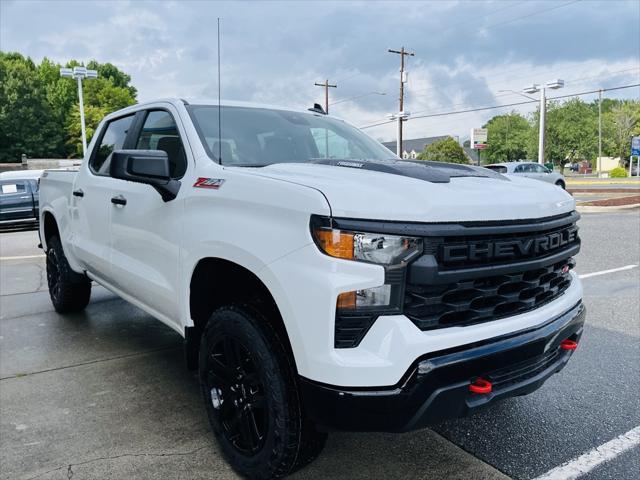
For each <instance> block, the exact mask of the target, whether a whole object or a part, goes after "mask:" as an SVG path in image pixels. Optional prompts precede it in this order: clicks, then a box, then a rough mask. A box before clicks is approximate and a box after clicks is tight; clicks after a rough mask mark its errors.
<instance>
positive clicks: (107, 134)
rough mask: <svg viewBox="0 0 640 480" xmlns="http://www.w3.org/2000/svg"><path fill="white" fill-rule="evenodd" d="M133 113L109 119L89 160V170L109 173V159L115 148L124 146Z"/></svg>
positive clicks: (118, 148)
mask: <svg viewBox="0 0 640 480" xmlns="http://www.w3.org/2000/svg"><path fill="white" fill-rule="evenodd" d="M133 118H134V115H129V116H126V117H122V118H118V119H116V120H111V121H110V122H109V123H108V124H107V126H106V128H105V129H104V133H103V135H102V138H101V139H100V143H99V144H98V145H96V147H95V149H94V151H93V155H92V157H91V160H90V161H89V168H90V169H91V171H92V172H93V173H95V174H98V175H109V160H110V159H111V154H112V153H113V152H114V151H115V150H120V149H122V147H123V146H124V142H125V140H126V138H127V133H129V128H131V125H132V122H133Z"/></svg>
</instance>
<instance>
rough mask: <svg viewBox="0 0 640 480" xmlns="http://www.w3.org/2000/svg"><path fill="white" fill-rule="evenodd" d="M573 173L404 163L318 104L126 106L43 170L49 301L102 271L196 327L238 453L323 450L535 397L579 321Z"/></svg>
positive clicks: (153, 311) (248, 457)
mask: <svg viewBox="0 0 640 480" xmlns="http://www.w3.org/2000/svg"><path fill="white" fill-rule="evenodd" d="M578 218H579V215H578V213H576V211H575V204H574V201H573V199H572V198H571V197H570V196H569V195H568V194H567V193H566V192H564V191H563V190H562V189H559V188H557V187H555V186H553V185H546V184H543V183H542V182H537V181H534V180H528V179H517V178H507V177H504V176H502V175H500V174H499V173H496V172H492V171H490V170H488V169H480V168H476V167H472V166H466V165H452V164H443V163H431V162H411V161H402V160H400V159H398V158H397V157H395V156H394V155H392V154H391V153H390V152H389V151H388V150H387V149H386V148H384V147H383V146H381V145H380V144H379V143H377V142H376V141H374V140H373V139H371V138H369V137H368V136H366V135H365V134H364V133H362V132H361V131H359V130H358V129H357V128H355V127H353V126H351V125H349V124H348V123H346V122H343V121H341V120H338V119H336V118H333V117H330V116H327V115H324V112H322V110H321V109H320V108H317V107H314V108H313V109H310V111H293V110H288V109H281V108H276V107H266V106H259V105H249V104H242V103H230V102H224V103H223V104H222V106H221V108H220V109H219V108H218V106H217V105H216V104H214V103H211V102H187V101H185V100H181V99H173V100H161V101H157V102H152V103H146V104H141V105H135V106H133V107H129V108H126V109H124V110H120V111H118V112H115V113H113V114H111V115H109V116H107V117H106V118H105V119H104V120H103V121H102V123H101V124H100V126H99V127H98V129H97V131H96V134H95V135H94V137H93V140H92V142H91V145H90V147H89V149H88V153H87V156H86V158H85V161H84V162H83V164H82V166H81V167H80V168H79V170H78V171H77V172H58V171H47V172H45V173H44V175H43V177H42V180H41V191H40V236H41V241H42V247H43V248H44V250H45V251H46V253H47V278H48V284H49V290H50V293H51V299H52V302H53V305H54V307H55V309H56V310H57V311H58V312H60V313H68V312H77V311H80V310H82V309H84V308H85V307H86V306H87V304H88V302H89V297H90V293H91V281H92V280H93V281H95V282H97V283H99V284H101V285H103V286H104V287H106V288H108V289H109V290H111V291H113V292H115V293H116V294H118V295H119V296H121V297H122V298H124V299H125V300H127V301H129V302H131V303H133V304H134V305H136V306H138V307H140V308H141V309H143V310H144V311H146V312H148V313H149V314H150V315H152V316H154V317H156V318H157V319H159V320H160V321H162V322H164V323H165V324H166V325H168V326H169V327H171V328H173V329H174V330H175V331H176V332H178V333H179V334H180V335H182V336H183V337H184V338H185V342H184V344H185V351H186V359H187V364H188V366H189V367H190V368H192V369H198V371H199V378H200V382H201V385H202V394H203V397H204V401H205V406H206V410H207V412H208V416H209V420H210V422H211V425H212V428H213V431H214V434H215V436H216V437H217V439H218V441H219V443H220V445H221V449H222V451H223V452H224V454H225V455H226V457H227V459H228V461H229V462H230V463H231V465H232V466H233V467H234V468H235V469H236V470H237V471H238V472H239V473H240V474H242V475H244V476H247V477H249V478H253V479H267V478H278V477H282V476H285V475H287V474H289V473H291V472H293V471H295V470H297V469H299V468H301V467H302V466H304V465H306V464H308V463H309V462H310V461H312V460H313V459H314V458H315V457H316V456H317V455H318V454H319V453H320V451H321V449H322V447H323V445H324V443H325V440H326V435H327V432H328V431H331V430H352V431H358V430H359V431H387V432H401V431H408V430H413V429H418V428H422V427H424V426H427V425H429V424H430V423H432V422H434V421H436V420H439V419H442V418H450V417H456V416H462V415H467V414H469V413H471V412H474V411H477V410H479V409H481V408H483V407H485V406H487V405H489V404H492V403H494V402H495V401H497V400H499V399H503V398H506V397H511V396H515V395H523V394H526V393H530V392H532V391H534V390H535V389H537V388H538V387H540V386H541V385H542V384H543V382H544V381H545V380H546V379H547V378H549V377H550V376H551V375H552V374H554V373H556V372H558V371H559V370H560V369H562V368H563V367H564V365H565V364H566V363H567V361H568V360H569V358H570V357H571V355H572V353H573V351H574V350H575V348H576V347H577V345H578V343H577V342H578V341H579V339H580V336H581V334H582V330H583V324H584V316H585V309H584V307H583V304H582V300H581V299H582V287H581V285H580V281H579V280H578V277H577V276H576V274H575V273H574V272H573V271H572V268H573V266H574V261H573V257H574V256H575V255H576V253H577V252H578V251H579V249H580V239H579V237H578V234H577V232H578V228H577V226H576V222H577V220H578Z"/></svg>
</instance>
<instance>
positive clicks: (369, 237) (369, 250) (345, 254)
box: [313, 227, 422, 265]
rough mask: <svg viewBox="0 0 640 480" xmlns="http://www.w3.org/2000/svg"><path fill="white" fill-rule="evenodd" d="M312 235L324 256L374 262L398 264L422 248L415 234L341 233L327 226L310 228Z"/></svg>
mask: <svg viewBox="0 0 640 480" xmlns="http://www.w3.org/2000/svg"><path fill="white" fill-rule="evenodd" d="M313 236H314V239H315V241H316V244H317V245H318V247H319V248H320V250H322V251H323V252H324V253H326V254H327V255H330V256H332V257H336V258H344V259H347V260H359V261H362V262H369V263H376V264H378V265H398V264H401V263H403V262H406V261H408V260H410V259H411V258H412V257H414V256H415V255H417V254H419V253H420V252H421V251H422V239H420V238H415V237H401V236H396V235H386V234H378V233H359V232H345V231H341V230H336V229H332V228H328V227H317V228H314V229H313Z"/></svg>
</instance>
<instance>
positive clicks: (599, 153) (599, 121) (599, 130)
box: [598, 89, 602, 177]
mask: <svg viewBox="0 0 640 480" xmlns="http://www.w3.org/2000/svg"><path fill="white" fill-rule="evenodd" d="M601 170H602V89H600V90H598V177H600V172H601Z"/></svg>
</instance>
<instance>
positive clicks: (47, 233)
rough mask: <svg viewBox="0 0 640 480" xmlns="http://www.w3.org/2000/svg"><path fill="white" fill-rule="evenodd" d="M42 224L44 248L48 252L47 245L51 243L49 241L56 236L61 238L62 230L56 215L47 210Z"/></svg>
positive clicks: (43, 215)
mask: <svg viewBox="0 0 640 480" xmlns="http://www.w3.org/2000/svg"><path fill="white" fill-rule="evenodd" d="M40 223H41V225H42V227H41V228H42V239H41V240H42V248H43V249H44V251H45V252H46V251H47V249H48V247H47V245H48V243H49V239H51V237H53V236H56V235H57V236H58V237H60V229H59V227H58V221H57V220H56V217H55V215H54V214H53V213H52V212H51V211H50V210H45V212H44V213H43V214H42V220H41V222H40Z"/></svg>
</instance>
